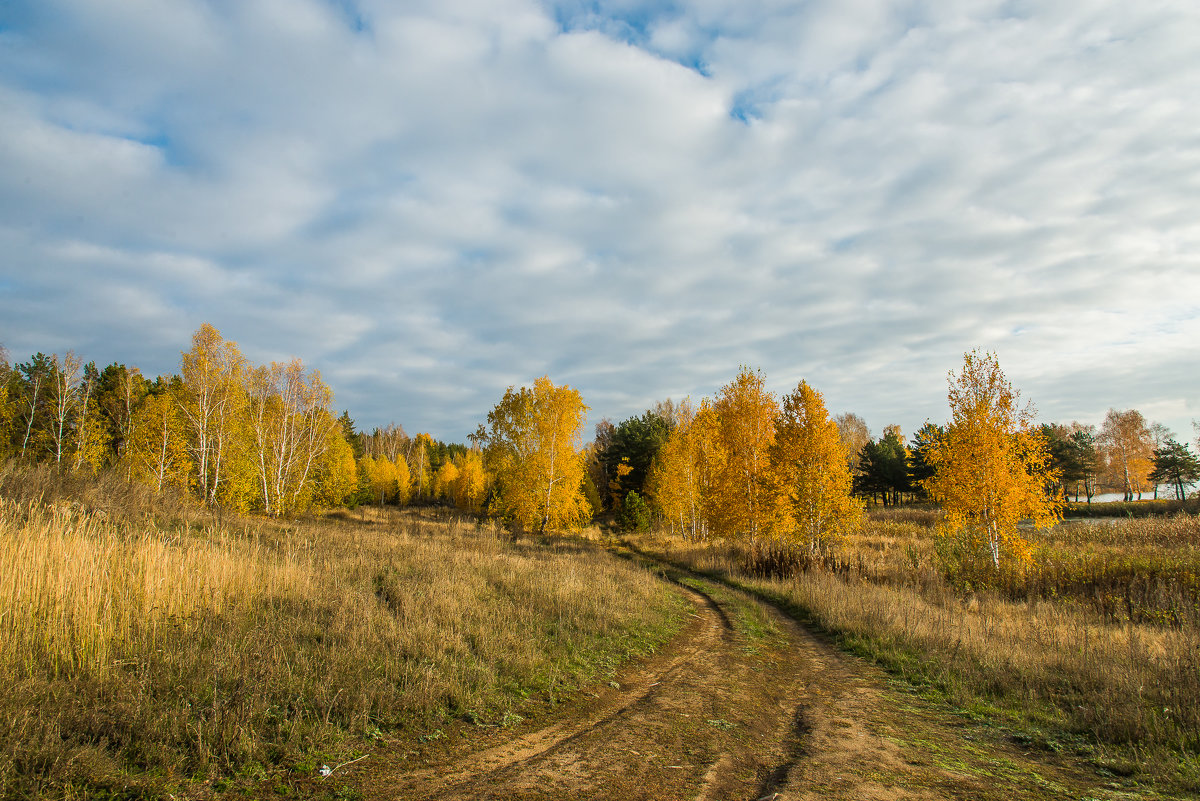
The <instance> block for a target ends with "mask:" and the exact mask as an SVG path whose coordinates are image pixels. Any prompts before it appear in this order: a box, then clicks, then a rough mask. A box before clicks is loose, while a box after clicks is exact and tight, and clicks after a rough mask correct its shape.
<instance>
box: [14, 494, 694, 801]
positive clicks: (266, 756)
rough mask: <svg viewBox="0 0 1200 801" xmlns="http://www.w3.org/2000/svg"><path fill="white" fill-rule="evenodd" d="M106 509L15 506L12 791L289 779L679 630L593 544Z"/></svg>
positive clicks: (583, 676) (668, 610)
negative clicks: (161, 517) (168, 519)
mask: <svg viewBox="0 0 1200 801" xmlns="http://www.w3.org/2000/svg"><path fill="white" fill-rule="evenodd" d="M47 496H50V497H58V496H56V495H54V494H53V493H43V494H42V495H41V497H47ZM90 506H92V508H91V509H85V508H83V507H81V506H80V505H79V504H71V503H66V502H63V501H62V500H55V501H54V502H53V503H50V504H46V503H41V502H38V501H37V500H36V499H30V498H28V497H27V496H23V500H14V499H12V498H11V497H10V498H8V499H3V500H0V610H2V611H0V797H5V798H7V797H60V798H71V797H94V796H96V795H100V794H103V793H110V794H113V795H115V796H117V797H120V796H122V795H129V796H131V797H132V796H136V795H137V794H138V793H150V794H152V795H156V794H161V793H163V792H167V791H171V790H172V788H184V790H186V788H187V787H189V786H192V785H194V784H195V783H197V782H202V781H211V782H213V783H214V784H213V785H210V786H218V787H219V786H222V785H223V784H227V783H230V782H234V783H238V782H240V783H242V785H245V783H246V782H250V783H251V784H253V782H254V781H264V780H265V777H268V776H274V777H275V778H274V779H272V781H284V782H285V783H286V781H288V777H289V775H296V776H298V775H312V769H313V768H314V767H315V766H319V765H320V762H321V761H329V762H330V764H333V763H334V760H335V759H336V758H337V757H338V756H341V755H345V754H347V753H349V752H351V751H353V750H355V749H362V748H366V747H368V744H369V743H370V742H373V741H374V740H375V739H377V738H399V739H400V740H406V739H411V740H414V741H415V740H416V738H418V737H419V736H421V735H427V734H429V733H431V732H434V731H436V730H437V728H438V727H439V726H444V725H445V724H446V723H447V722H449V721H453V720H469V721H474V722H478V723H481V724H483V723H486V724H495V725H499V724H503V723H504V722H505V721H506V720H508V719H509V717H510V715H511V714H512V713H514V712H516V711H518V710H521V709H523V708H524V707H523V706H522V705H523V704H525V703H526V702H527V701H545V700H547V699H550V700H553V699H555V698H557V697H559V696H561V695H562V694H564V693H569V692H571V691H572V690H573V689H574V688H576V687H579V686H581V685H583V684H585V683H587V682H592V681H597V680H600V679H603V678H605V677H607V676H609V675H610V674H611V673H612V672H613V671H614V670H615V669H616V667H617V666H618V665H619V664H620V663H621V662H622V661H623V660H625V659H628V658H629V657H630V656H632V655H635V654H639V653H645V652H647V651H648V650H650V649H652V648H653V647H655V646H656V644H658V643H661V642H663V641H664V640H665V639H666V638H667V637H668V636H669V635H670V634H671V632H672V631H674V630H675V628H676V627H677V626H678V625H679V624H680V621H681V619H682V618H681V607H680V604H681V603H682V602H681V601H679V599H678V597H677V596H675V595H674V594H672V593H671V592H670V590H669V589H668V588H667V587H666V586H665V585H664V583H663V582H661V581H660V580H658V579H656V578H654V577H653V576H652V575H650V574H649V573H647V572H645V571H643V570H639V569H637V568H636V567H635V566H633V565H631V564H629V563H627V562H626V561H624V560H620V559H616V558H614V557H611V556H609V555H607V554H606V553H604V552H603V551H601V550H600V549H598V548H596V547H594V546H591V545H588V544H587V543H583V542H576V541H571V542H565V541H541V540H536V541H535V540H521V541H514V540H513V539H512V538H510V537H508V536H506V535H503V534H502V533H501V532H499V531H497V530H495V529H492V528H490V527H486V526H485V527H477V526H475V525H474V524H472V523H469V522H466V521H462V520H454V519H446V520H439V519H435V518H431V517H427V516H426V517H422V516H419V515H405V516H400V515H394V514H391V515H389V514H381V513H378V512H374V511H370V510H365V511H362V512H356V513H354V514H352V515H351V514H342V515H338V516H334V517H328V518H324V519H314V520H307V521H294V522H281V523H277V522H269V521H263V520H239V521H226V525H225V526H224V527H218V526H216V525H214V524H213V522H212V521H211V519H209V521H208V522H207V523H206V524H202V525H193V524H192V522H190V521H188V520H184V521H183V522H182V523H181V524H178V525H176V524H175V523H171V524H164V525H162V526H160V525H159V524H158V523H155V522H154V521H153V520H152V519H151V520H147V519H146V516H145V515H144V514H143V513H142V511H141V510H140V509H139V510H138V511H137V513H135V514H129V515H123V514H120V513H119V512H118V510H115V509H114V508H113V507H111V506H109V507H105V506H104V504H102V503H98V502H94V503H92V504H90ZM98 508H106V511H103V512H101V511H97V509H98ZM199 519H200V520H201V521H203V520H204V517H203V516H199ZM289 771H291V773H289ZM252 794H253V793H252Z"/></svg>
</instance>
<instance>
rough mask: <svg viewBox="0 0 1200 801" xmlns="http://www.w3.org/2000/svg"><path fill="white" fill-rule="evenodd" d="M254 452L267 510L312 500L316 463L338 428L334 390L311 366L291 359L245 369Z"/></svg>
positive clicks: (275, 512) (299, 505) (290, 508)
mask: <svg viewBox="0 0 1200 801" xmlns="http://www.w3.org/2000/svg"><path fill="white" fill-rule="evenodd" d="M245 388H246V398H247V402H248V405H247V413H248V426H247V428H248V430H249V433H250V452H251V456H252V459H253V462H254V468H255V473H256V476H257V484H258V487H259V490H260V491H261V493H262V502H263V509H264V511H265V512H266V513H267V514H268V515H271V516H273V517H279V516H281V515H284V514H289V513H290V512H292V511H293V510H295V509H299V508H303V507H304V506H306V505H307V504H308V503H309V502H310V501H311V499H312V494H313V490H314V483H313V482H314V479H315V470H316V466H317V464H318V463H319V462H320V460H321V458H322V457H323V456H324V454H325V451H326V450H327V449H328V448H329V446H330V443H331V442H332V441H333V437H334V436H335V434H337V433H338V430H339V426H338V422H337V419H336V418H334V416H333V414H332V412H331V411H330V407H331V405H332V402H333V393H332V392H331V391H330V389H329V387H327V386H326V385H325V383H324V382H323V381H322V380H321V374H320V373H319V372H318V371H316V370H313V371H312V372H310V373H308V374H307V375H306V374H305V372H304V364H303V363H302V362H301V361H300V360H299V359H292V361H291V362H289V363H287V364H282V363H280V362H272V363H271V366H270V367H269V368H268V367H258V368H255V369H253V370H250V371H248V372H247V373H246V382H245Z"/></svg>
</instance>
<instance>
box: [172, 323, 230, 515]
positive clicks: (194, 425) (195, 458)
mask: <svg viewBox="0 0 1200 801" xmlns="http://www.w3.org/2000/svg"><path fill="white" fill-rule="evenodd" d="M244 369H245V360H244V359H243V358H242V355H241V353H240V352H239V351H238V348H237V344H236V343H234V342H226V341H225V340H224V339H222V337H221V334H220V332H219V331H217V329H216V328H214V327H213V326H212V325H210V324H209V323H204V324H203V325H201V326H200V328H199V329H198V330H197V331H196V333H195V334H193V335H192V349H191V350H190V351H188V352H186V353H184V354H183V365H182V374H183V391H182V392H180V393H179V394H178V395H177V398H178V401H179V410H180V412H181V414H182V415H183V419H184V421H185V423H186V425H187V429H188V440H189V442H188V451H189V456H190V459H191V463H192V469H193V475H192V481H193V484H194V486H195V488H196V492H197V494H198V495H199V496H200V498H201V500H202V501H204V503H205V504H206V505H208V506H209V507H214V506H216V505H217V504H218V501H219V500H220V498H221V495H220V493H221V489H222V487H221V485H222V483H223V482H226V481H228V480H229V479H230V477H231V475H232V474H233V472H234V470H233V468H234V467H236V465H233V464H232V462H234V461H235V459H236V458H237V457H238V456H239V455H240V454H238V453H237V452H236V451H237V448H238V445H239V444H241V443H240V442H239V441H238V436H239V433H240V432H239V430H238V429H239V426H240V425H241V424H242V423H243V421H244V416H243V409H244V406H245V391H244V389H243V387H242V382H241V377H242V372H243V371H244Z"/></svg>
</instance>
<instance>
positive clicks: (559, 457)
mask: <svg viewBox="0 0 1200 801" xmlns="http://www.w3.org/2000/svg"><path fill="white" fill-rule="evenodd" d="M586 414H587V406H585V405H584V403H583V398H582V396H581V395H580V394H579V391H578V390H575V389H572V388H571V387H568V386H565V385H564V386H560V387H556V386H555V385H554V384H553V383H552V382H551V381H550V379H549V377H547V376H543V377H541V378H539V379H537V380H536V381H534V383H533V387H532V388H529V387H522V388H521V389H519V390H517V389H514V388H513V387H509V388H508V389H507V390H506V391H505V393H504V397H503V398H501V399H500V402H499V403H498V404H496V407H495V408H494V409H492V411H491V412H489V413H488V435H487V442H488V447H487V461H488V464H489V466H490V469H491V470H492V472H493V474H494V475H495V481H496V490H495V494H494V496H493V499H492V504H491V512H492V514H494V515H496V516H498V517H501V518H503V519H504V520H507V521H510V522H511V524H512V525H513V526H514V527H516V528H517V529H519V530H533V529H535V528H536V529H537V530H538V531H540V532H543V533H544V532H546V531H547V530H550V529H558V528H575V527H577V526H579V525H581V524H582V523H583V522H584V521H585V520H586V519H587V510H588V509H589V508H590V507H589V505H588V503H587V499H586V497H585V496H584V493H583V477H584V462H583V457H582V454H581V453H580V447H579V446H580V443H579V438H580V431H581V428H582V426H583V422H584V418H585V416H586Z"/></svg>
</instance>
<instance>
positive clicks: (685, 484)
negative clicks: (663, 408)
mask: <svg viewBox="0 0 1200 801" xmlns="http://www.w3.org/2000/svg"><path fill="white" fill-rule="evenodd" d="M674 416H675V426H674V427H673V428H672V429H671V433H670V435H669V436H668V437H667V441H666V442H665V443H663V446H662V448H661V449H659V452H658V455H657V456H656V457H655V460H654V464H653V465H652V466H651V468H650V475H649V477H648V478H647V481H646V493H647V495H648V497H650V498H651V499H652V500H653V502H654V504H655V505H656V506H657V507H658V509H659V512H660V513H661V514H662V519H663V520H664V521H665V522H666V524H667V527H668V528H669V529H670V530H671V531H673V532H675V533H677V534H680V535H684V536H687V537H689V538H690V539H693V540H698V539H701V538H702V537H703V536H704V534H705V531H706V526H705V515H704V509H705V493H706V491H707V490H708V489H709V485H708V484H707V483H706V482H705V481H703V480H702V477H704V476H706V475H711V474H712V465H710V464H708V463H707V462H708V460H709V459H710V458H712V455H713V448H714V447H715V443H714V432H715V428H716V426H715V419H714V417H715V416H714V415H713V413H712V406H711V404H710V403H709V401H708V400H704V401H702V402H701V408H700V411H699V412H696V411H695V410H694V409H693V407H692V404H691V402H690V401H688V400H686V399H685V400H684V401H683V402H682V403H680V404H678V405H677V406H676V408H675V411H674Z"/></svg>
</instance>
